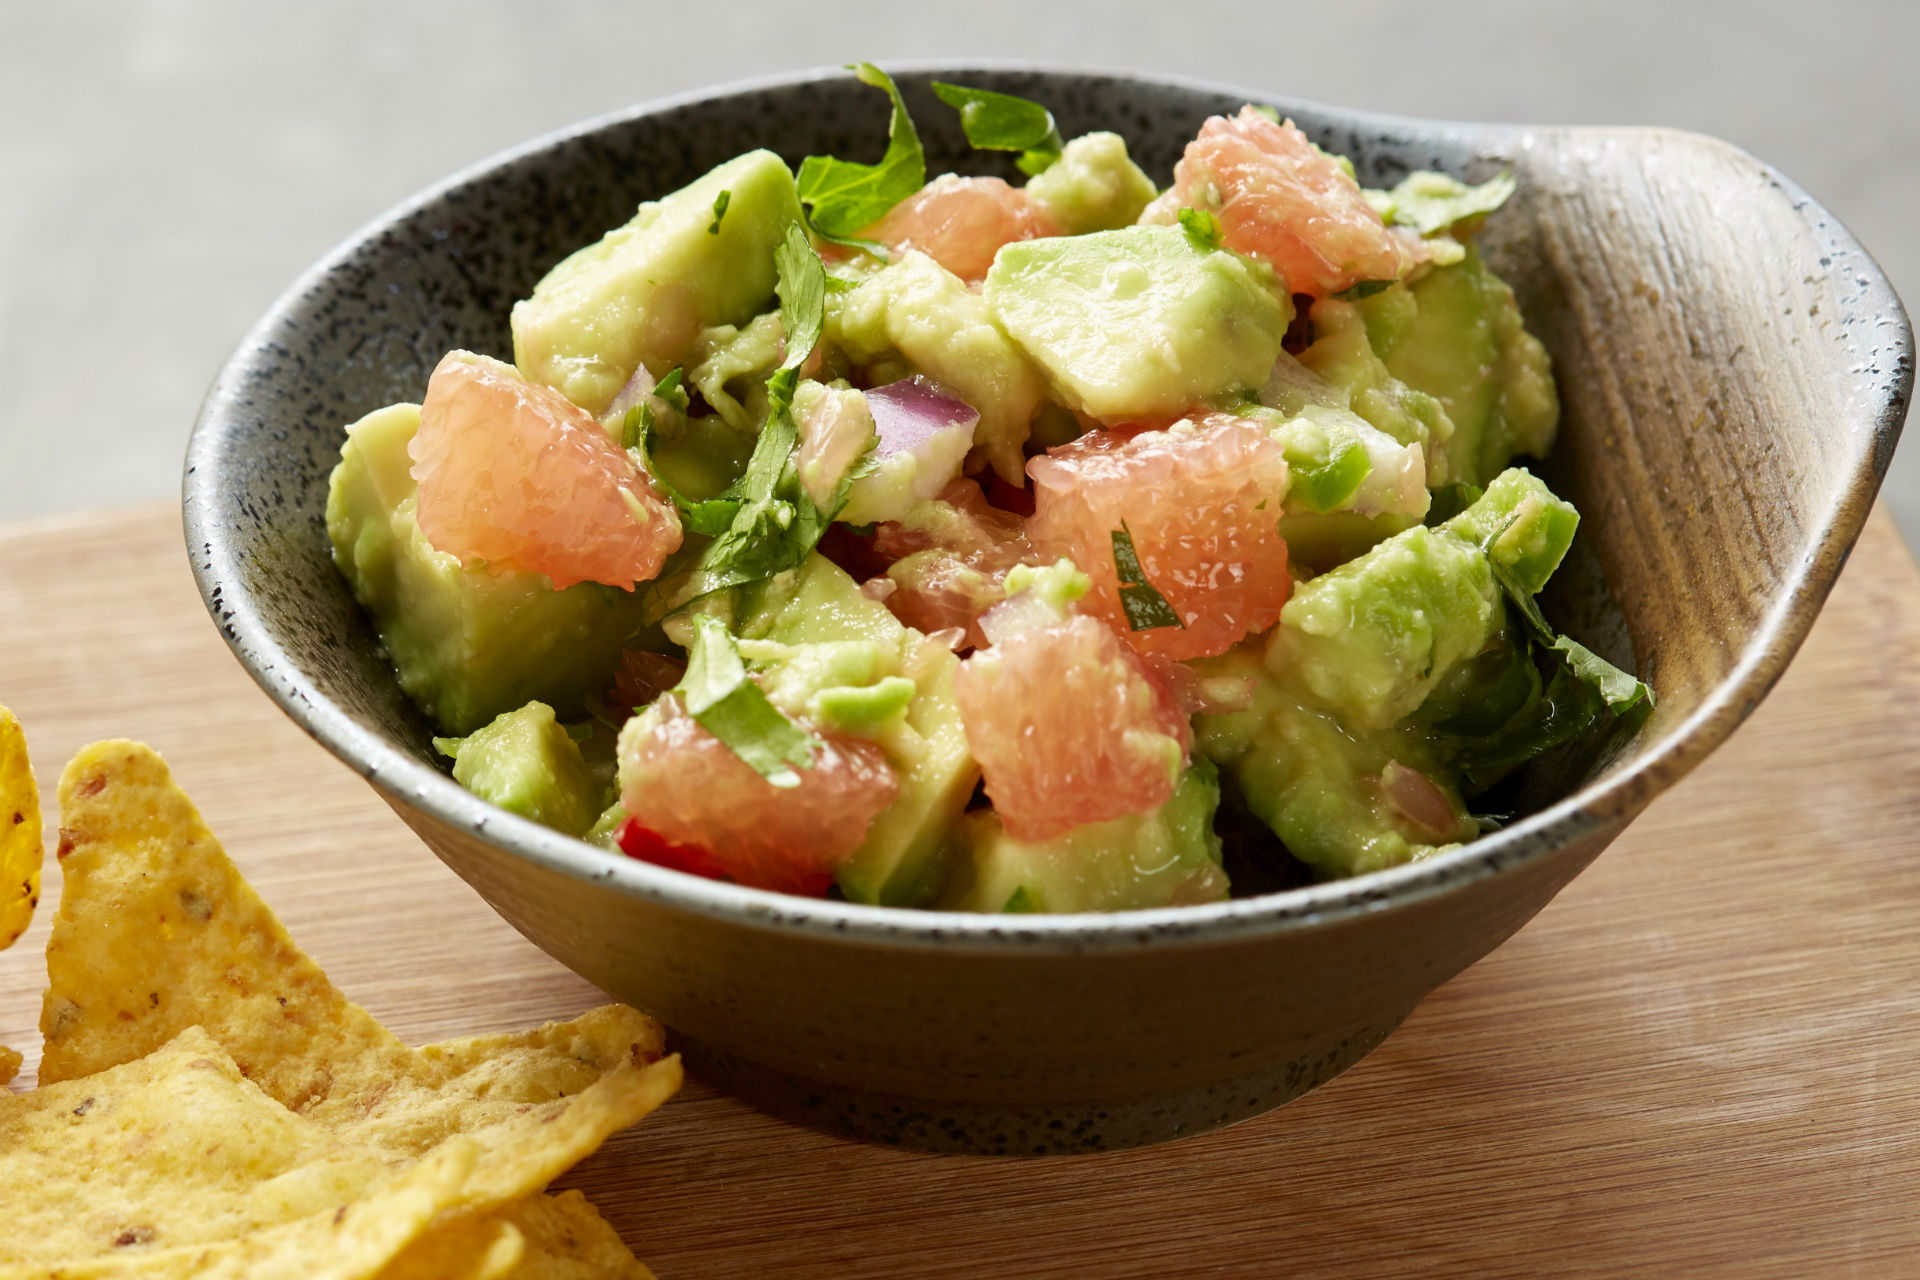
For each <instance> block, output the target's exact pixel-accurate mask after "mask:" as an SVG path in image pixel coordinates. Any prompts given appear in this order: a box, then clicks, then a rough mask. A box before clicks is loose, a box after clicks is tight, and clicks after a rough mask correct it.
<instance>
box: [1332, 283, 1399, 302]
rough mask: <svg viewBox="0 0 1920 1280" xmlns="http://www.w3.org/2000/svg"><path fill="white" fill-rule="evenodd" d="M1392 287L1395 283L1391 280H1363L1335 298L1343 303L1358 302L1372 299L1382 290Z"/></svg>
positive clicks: (1337, 294) (1335, 295) (1343, 290)
mask: <svg viewBox="0 0 1920 1280" xmlns="http://www.w3.org/2000/svg"><path fill="white" fill-rule="evenodd" d="M1392 287H1393V281H1391V280H1362V281H1361V282H1360V283H1359V284H1356V285H1352V286H1350V287H1349V288H1345V289H1342V290H1341V291H1340V292H1338V293H1336V294H1334V295H1333V296H1334V297H1335V298H1338V299H1339V300H1340V301H1341V302H1358V301H1360V299H1362V298H1371V297H1372V296H1373V295H1374V294H1376V293H1379V292H1380V291H1381V290H1382V289H1390V288H1392Z"/></svg>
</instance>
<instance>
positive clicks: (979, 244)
mask: <svg viewBox="0 0 1920 1280" xmlns="http://www.w3.org/2000/svg"><path fill="white" fill-rule="evenodd" d="M1058 234H1059V229H1058V228H1057V227H1055V226H1054V223H1053V219H1051V218H1049V217H1048V216H1047V214H1046V211H1045V210H1043V209H1042V208H1041V207H1040V205H1039V204H1038V203H1036V202H1035V201H1034V199H1033V197H1031V196H1029V195H1028V194H1027V193H1026V192H1025V191H1022V190H1021V189H1020V188H1018V187H1011V186H1008V185H1007V184H1006V183H1004V182H1002V181H1001V180H1000V179H998V178H958V177H955V176H954V175H953V174H950V173H949V174H946V175H944V176H942V177H938V178H935V179H934V180H933V181H932V182H929V183H928V184H927V185H926V186H924V187H922V188H920V190H918V191H916V192H914V193H913V194H912V195H910V196H908V197H907V198H906V199H905V200H902V201H901V202H900V203H899V204H897V205H895V206H894V207H893V209H892V211H891V212H889V213H888V214H887V216H886V217H884V218H882V219H880V221H878V222H876V223H874V224H873V225H872V226H871V227H868V228H867V229H866V230H865V231H863V232H861V238H863V239H867V240H878V241H879V242H880V243H882V244H884V245H886V246H887V247H888V248H889V249H892V250H894V251H896V252H898V251H900V250H903V249H918V250H919V251H920V252H922V253H924V254H926V255H927V256H928V257H929V258H932V259H933V260H934V261H935V262H937V263H939V264H940V265H941V266H943V267H945V268H946V269H947V270H949V271H951V272H953V274H955V275H956V276H959V277H960V278H961V279H962V280H965V281H966V282H967V283H968V284H979V283H980V281H981V280H983V279H985V278H986V274H987V268H989V267H991V266H992V265H993V255H994V254H996V253H998V252H1000V246H1001V245H1004V244H1012V243H1013V242H1014V241H1016V240H1034V239H1038V238H1039V237H1041V236H1052V235H1058Z"/></svg>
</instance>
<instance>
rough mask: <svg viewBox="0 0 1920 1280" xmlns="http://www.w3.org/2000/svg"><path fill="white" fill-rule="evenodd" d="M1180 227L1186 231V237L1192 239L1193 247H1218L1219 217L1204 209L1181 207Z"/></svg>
mask: <svg viewBox="0 0 1920 1280" xmlns="http://www.w3.org/2000/svg"><path fill="white" fill-rule="evenodd" d="M1180 229H1181V230H1183V231H1185V232H1186V233H1187V239H1189V240H1191V241H1193V247H1194V248H1196V249H1200V250H1208V249H1218V248H1219V247H1220V238H1221V235H1222V234H1223V233H1222V232H1221V230H1220V219H1219V218H1217V217H1215V216H1214V215H1213V214H1212V213H1211V212H1209V211H1208V210H1206V209H1182V210H1181V211H1180Z"/></svg>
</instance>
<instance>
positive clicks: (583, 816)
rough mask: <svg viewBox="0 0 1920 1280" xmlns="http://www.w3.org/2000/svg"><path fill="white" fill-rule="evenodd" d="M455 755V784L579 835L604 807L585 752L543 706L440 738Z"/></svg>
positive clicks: (537, 704) (528, 707) (437, 742)
mask: <svg viewBox="0 0 1920 1280" xmlns="http://www.w3.org/2000/svg"><path fill="white" fill-rule="evenodd" d="M434 745H435V746H438V747H439V748H440V749H441V750H442V751H445V752H448V753H449V754H451V755H452V756H453V780H454V781H455V782H457V783H459V784H460V785H461V786H463V787H465V788H466V789H467V790H469V791H471V792H473V794H475V795H476V796H479V797H480V798H481V799H482V800H485V801H487V802H488V803H490V804H497V805H499V806H500V807H501V808H502V809H505V810H506V811H507V812H509V813H517V814H519V815H520V816H521V817H523V818H532V819H533V820H534V821H535V822H538V823H540V824H541V825H542V826H548V827H552V828H553V829H554V830H555V831H559V832H563V833H564V834H566V835H570V836H577V835H580V834H582V833H583V832H585V831H586V830H587V829H588V828H589V827H591V826H593V823H594V819H595V817H597V816H598V815H599V813H600V809H601V805H602V804H603V803H604V796H603V794H602V791H603V788H602V786H601V784H600V783H599V782H598V781H597V780H596V779H595V778H594V776H593V774H592V772H591V771H589V770H588V768H587V762H586V761H585V760H584V759H583V758H582V757H581V755H580V748H579V747H578V746H577V745H576V744H575V743H574V741H573V739H572V738H571V737H569V736H568V734H567V731H566V730H565V729H563V728H562V727H561V726H560V722H559V721H558V720H556V719H555V718H554V714H553V708H552V707H550V706H548V705H547V704H546V703H544V702H529V703H528V704H527V705H526V706H524V707H521V708H520V709H519V710H518V711H509V712H507V713H506V714H504V715H501V716H496V717H495V718H494V720H493V722H492V723H491V724H489V725H487V726H486V727H485V728H483V729H477V730H475V731H474V732H473V733H471V734H468V735H467V736H466V737H464V738H438V739H435V742H434Z"/></svg>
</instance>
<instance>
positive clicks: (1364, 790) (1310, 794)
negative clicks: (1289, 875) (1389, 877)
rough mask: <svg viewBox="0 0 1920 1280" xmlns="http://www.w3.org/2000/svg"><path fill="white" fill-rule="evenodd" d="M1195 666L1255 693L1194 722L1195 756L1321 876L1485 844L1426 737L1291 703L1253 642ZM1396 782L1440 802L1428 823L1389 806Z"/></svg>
mask: <svg viewBox="0 0 1920 1280" xmlns="http://www.w3.org/2000/svg"><path fill="white" fill-rule="evenodd" d="M1190 665H1191V666H1192V667H1193V669H1194V670H1195V671H1196V672H1198V673H1199V674H1200V676H1201V677H1202V679H1206V680H1217V681H1221V682H1226V681H1234V682H1237V683H1240V684H1242V685H1244V686H1245V687H1246V688H1248V689H1249V690H1250V693H1249V696H1248V699H1247V705H1246V706H1245V708H1244V709H1242V710H1238V711H1233V712H1230V713H1224V714H1217V715H1200V716H1196V717H1194V722H1193V727H1194V751H1195V753H1196V756H1197V757H1203V758H1206V759H1211V760H1213V761H1214V762H1216V763H1217V764H1218V765H1219V767H1220V770H1221V772H1222V773H1223V774H1225V775H1226V777H1227V778H1228V779H1230V780H1231V781H1232V783H1233V784H1234V787H1235V789H1236V792H1237V794H1238V795H1239V796H1240V798H1241V801H1242V802H1243V803H1244V804H1245V805H1246V806H1247V808H1248V809H1249V810H1250V811H1251V812H1252V813H1253V814H1254V816H1255V817H1257V818H1259V819H1260V820H1261V821H1262V822H1265V823H1266V824H1267V825H1268V826H1269V827H1270V828H1272V830H1273V833H1274V834H1275V835H1277V836H1279V837H1280V839H1281V840H1282V841H1283V842H1284V843H1285V844H1286V846H1287V851H1288V852H1289V853H1291V854H1293V856H1294V857H1296V858H1299V859H1300V860H1301V861H1302V862H1305V863H1307V864H1308V865H1310V866H1312V867H1313V868H1315V869H1316V870H1317V871H1319V872H1321V873H1322V874H1323V875H1328V876H1350V875H1359V874H1360V873H1361V872H1364V871H1377V870H1379V869H1381V868H1382V867H1392V866H1398V865H1400V864H1401V863H1404V862H1410V861H1413V860H1414V859H1416V858H1421V857H1426V856H1429V855H1430V854H1432V853H1434V852H1436V851H1437V850H1439V849H1441V848H1445V847H1446V846H1448V845H1450V844H1454V843H1457V842H1459V841H1463V840H1470V839H1472V838H1473V837H1474V836H1475V835H1476V834H1478V831H1479V827H1478V824H1477V823H1475V822H1474V820H1473V819H1472V818H1471V817H1469V816H1468V815H1467V812H1466V805H1465V803H1464V802H1463V801H1462V799H1461V797H1460V792H1459V788H1458V785H1457V784H1456V782H1455V781H1454V778H1453V774H1452V772H1451V771H1450V770H1449V769H1448V768H1447V766H1446V763H1445V761H1443V760H1441V759H1439V758H1438V757H1437V755H1436V753H1435V751H1434V749H1433V748H1432V747H1431V746H1430V744H1429V743H1428V740H1427V738H1426V736H1425V735H1424V734H1423V733H1422V732H1420V731H1419V730H1417V729H1414V728H1409V727H1405V726H1392V727H1388V728H1385V729H1375V730H1367V731H1357V730H1355V729H1354V728H1352V727H1351V726H1350V725H1348V724H1346V723H1345V722H1343V721H1342V719H1341V718H1340V717H1339V716H1338V715H1336V714H1334V713H1333V712H1331V711H1328V710H1326V709H1324V708H1321V707H1317V706H1313V705H1311V704H1310V703H1308V702H1307V701H1304V700H1303V699H1301V698H1300V697H1298V696H1296V695H1295V694H1294V693H1293V692H1292V691H1291V690H1290V689H1289V688H1288V685H1287V681H1286V672H1285V670H1284V669H1278V668H1276V667H1275V664H1274V662H1273V658H1272V652H1271V650H1270V649H1269V650H1267V652H1266V653H1265V654H1264V655H1263V653H1262V645H1261V642H1260V640H1258V639H1257V638H1256V639H1251V640H1248V641H1246V642H1244V643H1242V644H1241V645H1240V646H1238V647H1237V648H1234V649H1230V650H1228V651H1227V652H1226V653H1224V654H1221V655H1220V656H1219V657H1217V658H1202V659H1198V660H1196V661H1195V662H1193V663H1192V664H1190ZM1401 771H1411V772H1417V773H1418V774H1419V775H1421V777H1422V778H1424V779H1425V786H1426V787H1427V788H1431V791H1430V792H1427V793H1426V794H1428V795H1429V796H1430V797H1437V799H1433V800H1432V801H1431V803H1430V808H1431V810H1432V813H1431V814H1429V815H1428V816H1426V817H1425V819H1424V820H1422V821H1414V820H1412V819H1410V818H1409V816H1408V815H1407V813H1405V812H1404V811H1403V810H1402V809H1400V808H1399V807H1397V806H1396V805H1395V804H1394V803H1393V802H1392V800H1391V798H1390V796H1391V794H1392V792H1391V790H1390V788H1389V787H1388V786H1387V785H1385V784H1387V783H1388V782H1389V781H1391V780H1392V779H1393V777H1394V774H1395V773H1398V772H1401ZM1400 785H1402V786H1406V785H1412V786H1414V787H1420V786H1421V784H1420V783H1419V782H1413V783H1411V784H1409V783H1407V782H1405V781H1402V782H1401V783H1400Z"/></svg>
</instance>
